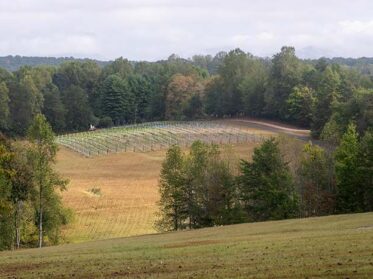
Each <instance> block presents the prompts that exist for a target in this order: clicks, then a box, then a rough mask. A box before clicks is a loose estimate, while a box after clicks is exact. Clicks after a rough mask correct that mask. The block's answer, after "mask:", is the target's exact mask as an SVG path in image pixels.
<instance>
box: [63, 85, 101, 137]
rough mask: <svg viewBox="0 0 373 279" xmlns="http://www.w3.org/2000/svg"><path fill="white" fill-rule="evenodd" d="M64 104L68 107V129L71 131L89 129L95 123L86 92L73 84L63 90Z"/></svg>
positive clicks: (66, 116)
mask: <svg viewBox="0 0 373 279" xmlns="http://www.w3.org/2000/svg"><path fill="white" fill-rule="evenodd" d="M62 100H63V105H64V107H65V109H66V115H65V119H66V129H67V130H69V131H81V130H84V131H86V130H88V129H89V125H90V124H95V123H94V117H93V114H92V111H91V108H90V106H89V103H88V97H87V94H86V92H84V90H83V89H82V88H80V87H78V86H75V85H72V86H70V87H68V88H67V89H66V90H65V91H63V92H62Z"/></svg>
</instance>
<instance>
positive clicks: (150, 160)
mask: <svg viewBox="0 0 373 279" xmlns="http://www.w3.org/2000/svg"><path fill="white" fill-rule="evenodd" d="M243 124H244V125H245V127H240V130H244V131H246V133H247V134H248V135H255V134H261V135H266V136H268V135H274V134H275V133H274V132H273V131H271V130H270V129H267V128H266V126H262V127H258V126H257V125H256V126H255V127H252V126H250V125H251V124H250V123H240V124H239V125H243ZM237 125H238V122H230V121H214V123H212V124H211V126H210V127H217V126H218V127H219V126H220V127H228V128H226V131H229V129H231V131H235V129H236V128H237ZM173 127H174V126H173ZM179 128H180V126H179ZM196 131H198V128H197V129H196ZM196 131H194V132H195V133H196V134H197V135H198V133H197V132H196ZM200 132H201V131H200ZM93 134H94V133H93ZM201 134H203V133H202V132H201ZM235 138H236V137H235ZM222 139H224V137H223V138H222ZM258 144H259V143H257V142H254V141H253V142H249V143H239V144H237V143H233V144H231V145H229V146H230V147H231V148H232V152H231V153H233V157H236V159H238V158H244V159H250V158H251V154H252V151H253V149H254V147H255V146H257V145H258ZM165 152H166V150H165V149H162V150H158V151H149V152H133V151H127V152H118V153H113V152H109V153H108V154H106V155H105V156H94V157H86V156H82V154H81V153H79V152H74V151H72V150H71V149H68V148H66V147H62V148H61V149H60V151H59V152H58V156H57V165H56V169H57V170H58V171H59V172H60V173H61V175H63V176H64V177H66V178H68V179H70V184H69V186H68V191H66V192H63V200H64V203H65V204H66V206H68V207H70V208H72V209H73V210H74V211H75V220H74V222H73V223H72V224H70V225H69V226H67V227H66V228H65V229H64V237H65V241H68V242H81V241H87V240H98V239H106V238H113V237H123V236H132V235H140V234H147V233H154V232H155V230H154V228H153V224H154V221H155V220H156V215H155V213H156V211H157V201H158V199H159V193H158V187H157V185H158V179H159V172H160V169H161V164H162V161H163V159H164V156H165ZM237 161H238V160H237Z"/></svg>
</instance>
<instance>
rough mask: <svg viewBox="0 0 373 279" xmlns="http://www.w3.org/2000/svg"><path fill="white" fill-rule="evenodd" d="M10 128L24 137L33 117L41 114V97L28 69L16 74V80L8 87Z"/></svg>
mask: <svg viewBox="0 0 373 279" xmlns="http://www.w3.org/2000/svg"><path fill="white" fill-rule="evenodd" d="M9 97H10V103H9V105H10V106H9V107H10V112H11V120H12V121H11V127H12V129H13V131H14V132H15V133H16V134H20V135H25V133H26V131H27V128H28V126H29V125H30V123H31V121H32V119H33V117H34V116H35V115H36V114H38V113H40V112H41V108H42V105H43V95H42V94H41V92H40V91H39V89H38V87H37V85H36V81H35V80H34V79H33V76H32V71H31V69H30V68H29V67H24V68H21V69H20V70H19V72H18V73H17V79H16V80H14V81H13V82H12V83H11V84H10V86H9Z"/></svg>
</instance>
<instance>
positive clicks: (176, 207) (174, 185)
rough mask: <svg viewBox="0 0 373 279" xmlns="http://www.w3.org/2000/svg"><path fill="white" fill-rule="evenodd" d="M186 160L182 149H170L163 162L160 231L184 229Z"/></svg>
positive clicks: (176, 147)
mask: <svg viewBox="0 0 373 279" xmlns="http://www.w3.org/2000/svg"><path fill="white" fill-rule="evenodd" d="M184 187H185V174H184V158H183V154H182V152H181V149H180V147H178V146H172V147H171V148H169V149H168V151H167V154H166V159H165V160H164V161H163V164H162V169H161V174H160V183H159V192H160V201H159V206H160V219H159V221H157V223H156V226H157V228H158V229H159V230H162V231H163V230H175V231H177V230H180V229H183V228H184V221H185V219H186V217H187V216H186V208H185V196H184V194H185V191H184V189H183V188H184Z"/></svg>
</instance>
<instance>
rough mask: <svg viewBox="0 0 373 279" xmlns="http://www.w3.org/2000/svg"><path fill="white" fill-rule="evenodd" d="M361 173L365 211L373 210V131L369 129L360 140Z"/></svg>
mask: <svg viewBox="0 0 373 279" xmlns="http://www.w3.org/2000/svg"><path fill="white" fill-rule="evenodd" d="M358 158H359V175H360V178H361V187H362V188H363V192H364V201H363V203H364V205H363V208H364V211H373V132H372V131H367V132H366V133H365V135H364V137H363V138H362V140H361V142H360V150H359V155H358Z"/></svg>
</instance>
